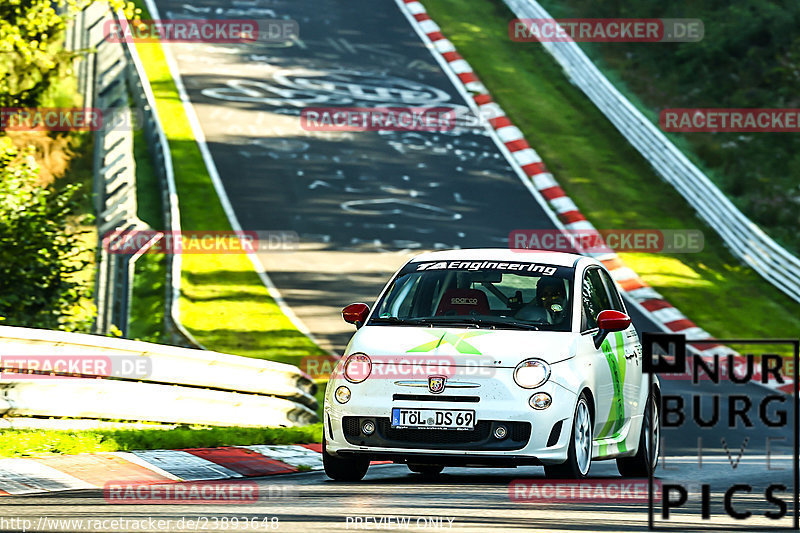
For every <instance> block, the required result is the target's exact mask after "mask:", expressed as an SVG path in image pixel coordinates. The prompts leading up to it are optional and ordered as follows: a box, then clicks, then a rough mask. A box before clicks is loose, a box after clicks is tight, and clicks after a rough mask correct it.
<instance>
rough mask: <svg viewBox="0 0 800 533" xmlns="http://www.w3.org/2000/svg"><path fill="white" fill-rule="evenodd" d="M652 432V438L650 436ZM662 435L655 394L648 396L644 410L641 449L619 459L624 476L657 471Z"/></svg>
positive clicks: (641, 475)
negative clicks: (634, 453) (632, 454)
mask: <svg viewBox="0 0 800 533" xmlns="http://www.w3.org/2000/svg"><path fill="white" fill-rule="evenodd" d="M648 433H651V434H652V438H651V437H648ZM660 437H661V426H660V423H659V418H658V402H657V401H656V398H655V396H654V395H652V394H651V395H650V396H649V397H648V398H647V407H645V410H644V420H643V421H642V431H641V434H640V435H639V449H637V450H636V455H634V456H632V457H620V458H618V459H617V470H619V473H620V474H622V476H623V477H648V476H649V475H650V474H651V473H652V472H655V470H656V465H658V450H659V441H660Z"/></svg>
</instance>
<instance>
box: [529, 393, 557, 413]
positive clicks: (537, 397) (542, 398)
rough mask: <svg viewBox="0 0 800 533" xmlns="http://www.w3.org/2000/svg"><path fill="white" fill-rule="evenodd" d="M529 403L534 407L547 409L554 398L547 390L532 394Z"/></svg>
mask: <svg viewBox="0 0 800 533" xmlns="http://www.w3.org/2000/svg"><path fill="white" fill-rule="evenodd" d="M528 403H529V404H530V406H531V407H533V408H534V409H547V408H548V407H550V404H551V403H553V398H551V397H550V395H549V394H547V393H546V392H537V393H536V394H534V395H533V396H531V399H530V400H528Z"/></svg>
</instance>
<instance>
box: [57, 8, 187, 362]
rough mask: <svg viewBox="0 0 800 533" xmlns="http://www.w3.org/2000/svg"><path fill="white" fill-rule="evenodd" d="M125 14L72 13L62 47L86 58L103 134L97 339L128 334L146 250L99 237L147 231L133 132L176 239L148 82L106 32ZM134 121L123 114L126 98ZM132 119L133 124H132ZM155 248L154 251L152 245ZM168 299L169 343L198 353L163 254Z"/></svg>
mask: <svg viewBox="0 0 800 533" xmlns="http://www.w3.org/2000/svg"><path fill="white" fill-rule="evenodd" d="M123 18H124V16H123V15H122V13H113V12H111V10H110V9H109V7H108V5H107V4H106V3H105V2H93V3H91V4H89V5H88V6H87V8H86V9H84V10H83V11H81V12H79V13H77V14H76V15H75V17H74V18H73V19H72V21H71V23H70V24H69V25H68V29H67V34H66V46H67V48H68V49H70V50H73V51H80V52H82V53H83V54H84V57H83V58H82V59H80V60H78V61H77V62H76V73H77V77H78V84H79V90H80V91H81V93H82V94H83V95H84V107H97V108H100V109H101V110H102V111H103V119H104V120H103V129H101V130H99V131H97V132H96V133H95V163H94V175H95V209H96V212H97V213H98V232H99V235H100V241H101V246H99V247H98V248H99V249H98V272H97V282H96V290H95V294H96V305H97V310H98V319H97V321H96V326H95V332H96V333H108V332H109V330H110V329H111V326H112V325H114V326H116V327H117V328H119V329H120V331H122V334H123V336H124V335H126V334H127V330H128V318H129V315H130V296H131V288H132V280H133V276H134V264H135V262H136V259H137V258H138V257H139V256H140V254H141V252H143V251H144V250H143V249H142V250H139V251H138V252H134V253H125V254H121V253H113V254H110V253H108V250H107V249H106V247H105V246H102V241H103V236H104V235H107V234H109V233H110V232H113V234H114V235H116V237H115V239H113V240H112V241H111V242H107V243H106V244H107V245H108V244H113V242H114V241H116V240H117V239H121V238H124V236H125V234H126V233H127V232H130V231H134V230H137V229H147V228H148V226H147V225H146V224H145V223H144V222H142V221H141V220H139V219H138V217H137V216H136V207H137V206H136V173H135V169H136V165H135V161H134V158H133V135H132V130H133V128H134V127H142V128H143V129H144V133H145V135H144V136H145V139H146V141H147V145H148V152H149V154H150V157H151V160H152V166H153V169H154V171H155V173H156V175H157V176H158V179H159V183H160V185H161V191H162V197H161V204H162V212H163V217H164V223H165V226H166V228H167V230H168V231H170V232H172V234H173V235H177V234H178V233H177V232H180V229H181V226H180V212H179V209H178V196H177V193H176V189H175V179H174V174H173V169H172V157H171V155H170V150H169V145H168V143H167V139H166V135H165V134H164V130H163V128H162V127H161V121H160V119H159V117H158V113H157V112H156V107H155V98H154V96H153V91H152V89H151V88H150V83H149V81H148V79H147V75H146V73H145V72H144V68H143V67H142V63H141V61H140V59H139V56H138V54H137V52H136V47H135V45H133V44H132V43H118V42H109V41H108V40H107V39H106V35H105V32H104V27H105V25H106V23H107V22H108V21H112V20H114V21H116V22H120V21H121V20H122V19H123ZM129 95H130V97H131V100H132V101H133V104H134V109H135V113H131V110H130V109H129V107H128V96H129ZM134 115H135V119H134ZM150 244H152V243H150ZM166 262H167V277H166V284H165V285H166V291H165V316H164V321H165V329H166V330H167V331H168V332H169V333H170V335H171V337H172V341H173V342H175V343H180V344H184V345H188V346H192V347H195V348H203V346H202V345H201V344H200V343H199V342H197V340H196V339H195V338H194V337H193V336H192V335H191V333H189V331H187V330H186V328H185V327H183V325H182V324H181V321H180V312H179V307H178V299H179V295H180V280H181V276H180V272H181V258H180V256H179V255H175V254H167V255H166Z"/></svg>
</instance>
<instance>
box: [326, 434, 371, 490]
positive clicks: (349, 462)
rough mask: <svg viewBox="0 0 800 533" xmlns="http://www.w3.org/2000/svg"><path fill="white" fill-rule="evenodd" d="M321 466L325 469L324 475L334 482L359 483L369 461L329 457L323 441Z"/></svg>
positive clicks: (365, 472)
mask: <svg viewBox="0 0 800 533" xmlns="http://www.w3.org/2000/svg"><path fill="white" fill-rule="evenodd" d="M322 466H323V467H324V468H325V475H326V476H328V477H329V478H331V479H332V480H334V481H361V480H362V479H364V476H365V475H366V474H367V469H369V459H366V458H362V457H336V456H335V455H331V454H329V453H328V450H327V445H326V443H325V441H324V440H323V442H322Z"/></svg>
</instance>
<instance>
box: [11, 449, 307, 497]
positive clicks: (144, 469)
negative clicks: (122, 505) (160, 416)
mask: <svg viewBox="0 0 800 533" xmlns="http://www.w3.org/2000/svg"><path fill="white" fill-rule="evenodd" d="M321 451H322V445H321V444H295V445H253V446H225V447H220V448H193V449H186V450H142V451H134V452H108V453H83V454H78V455H53V456H46V457H35V458H30V459H27V458H26V459H18V458H13V459H0V495H2V496H8V495H15V494H33V493H42V492H57V491H64V490H75V489H97V488H103V487H104V486H105V485H106V484H107V483H110V482H114V483H125V484H142V485H145V484H148V485H149V484H154V483H158V484H163V483H179V482H182V481H209V480H217V479H237V478H239V479H241V478H248V477H256V476H270V475H275V474H289V473H292V472H299V471H301V470H304V471H305V470H308V469H310V470H321V469H322V454H321ZM300 467H304V468H302V469H301V468H300Z"/></svg>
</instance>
